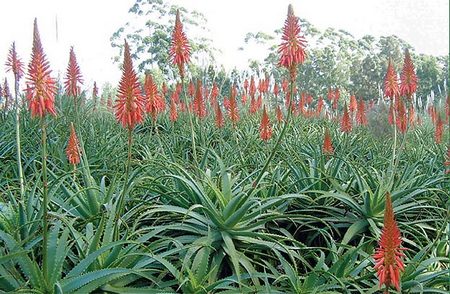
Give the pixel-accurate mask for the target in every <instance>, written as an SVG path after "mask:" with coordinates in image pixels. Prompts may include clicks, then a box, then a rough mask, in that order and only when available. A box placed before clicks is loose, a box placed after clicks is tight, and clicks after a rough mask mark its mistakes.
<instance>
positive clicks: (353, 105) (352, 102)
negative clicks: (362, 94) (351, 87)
mask: <svg viewBox="0 0 450 294" xmlns="http://www.w3.org/2000/svg"><path fill="white" fill-rule="evenodd" d="M348 108H349V110H350V112H351V113H354V112H355V111H356V109H357V108H358V102H357V101H356V97H355V95H351V96H350V104H349V106H348Z"/></svg>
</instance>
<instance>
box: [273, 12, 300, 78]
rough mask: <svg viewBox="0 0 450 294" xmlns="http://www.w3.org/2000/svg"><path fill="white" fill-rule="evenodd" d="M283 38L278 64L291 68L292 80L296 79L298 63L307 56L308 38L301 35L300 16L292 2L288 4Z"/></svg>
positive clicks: (279, 48)
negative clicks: (297, 15)
mask: <svg viewBox="0 0 450 294" xmlns="http://www.w3.org/2000/svg"><path fill="white" fill-rule="evenodd" d="M281 40H282V41H281V44H280V46H279V47H278V53H280V61H279V62H278V65H279V66H283V67H286V68H287V69H288V70H289V73H290V77H291V81H294V80H295V77H296V75H297V65H299V64H302V63H303V62H304V61H305V58H306V52H305V46H306V40H305V38H304V37H303V36H302V35H300V25H299V24H298V18H297V17H296V16H295V15H294V9H293V8H292V5H291V4H289V6H288V14H287V19H286V21H285V23H284V28H283V36H282V38H281Z"/></svg>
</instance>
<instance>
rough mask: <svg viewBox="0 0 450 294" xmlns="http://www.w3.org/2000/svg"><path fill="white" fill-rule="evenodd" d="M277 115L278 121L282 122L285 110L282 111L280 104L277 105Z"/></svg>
mask: <svg viewBox="0 0 450 294" xmlns="http://www.w3.org/2000/svg"><path fill="white" fill-rule="evenodd" d="M276 115H277V122H278V123H281V122H282V121H283V112H282V111H281V107H280V105H278V106H277V109H276Z"/></svg>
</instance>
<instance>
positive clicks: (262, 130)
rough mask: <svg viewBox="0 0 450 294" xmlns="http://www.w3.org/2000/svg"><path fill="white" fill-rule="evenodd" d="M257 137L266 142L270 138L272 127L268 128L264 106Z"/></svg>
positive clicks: (268, 123) (267, 116)
mask: <svg viewBox="0 0 450 294" xmlns="http://www.w3.org/2000/svg"><path fill="white" fill-rule="evenodd" d="M259 135H260V137H261V139H262V140H263V141H268V140H269V139H270V137H272V127H271V126H270V121H269V115H268V114H267V110H266V106H265V105H264V109H263V114H262V117H261V125H260V127H259Z"/></svg>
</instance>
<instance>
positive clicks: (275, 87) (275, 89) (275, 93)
mask: <svg viewBox="0 0 450 294" xmlns="http://www.w3.org/2000/svg"><path fill="white" fill-rule="evenodd" d="M279 93H280V89H279V88H278V84H277V83H275V85H273V94H274V95H275V98H276V97H278V94H279Z"/></svg>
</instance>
